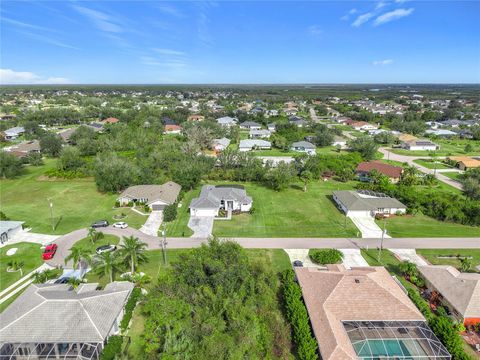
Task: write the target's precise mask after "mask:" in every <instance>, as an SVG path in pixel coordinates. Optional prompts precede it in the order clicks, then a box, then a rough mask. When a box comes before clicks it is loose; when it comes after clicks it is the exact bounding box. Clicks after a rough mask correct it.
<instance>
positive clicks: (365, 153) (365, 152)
mask: <svg viewBox="0 0 480 360" xmlns="http://www.w3.org/2000/svg"><path fill="white" fill-rule="evenodd" d="M347 145H348V147H349V148H350V150H352V151H356V152H358V153H360V154H361V155H362V157H363V159H365V160H371V159H373V158H374V157H375V154H376V152H377V149H378V145H377V144H375V142H374V141H373V140H372V139H371V138H370V137H367V136H362V137H358V138H356V139H353V140H350V141H348V143H347Z"/></svg>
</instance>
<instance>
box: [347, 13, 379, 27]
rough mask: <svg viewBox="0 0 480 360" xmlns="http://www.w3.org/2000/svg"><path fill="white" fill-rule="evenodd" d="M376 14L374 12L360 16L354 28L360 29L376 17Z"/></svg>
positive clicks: (354, 23)
mask: <svg viewBox="0 0 480 360" xmlns="http://www.w3.org/2000/svg"><path fill="white" fill-rule="evenodd" d="M374 16H375V14H374V13H372V12H368V13H365V14H362V15H359V16H358V17H357V18H356V19H355V21H354V22H353V23H352V26H353V27H359V26H361V25H362V24H364V23H366V22H367V21H368V20H370V19H371V18H372V17H374Z"/></svg>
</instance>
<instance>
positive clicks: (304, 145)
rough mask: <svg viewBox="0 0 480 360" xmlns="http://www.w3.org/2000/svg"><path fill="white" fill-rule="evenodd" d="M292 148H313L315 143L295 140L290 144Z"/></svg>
mask: <svg viewBox="0 0 480 360" xmlns="http://www.w3.org/2000/svg"><path fill="white" fill-rule="evenodd" d="M292 148H304V149H315V145H313V144H312V143H309V142H308V141H297V142H294V143H293V144H292Z"/></svg>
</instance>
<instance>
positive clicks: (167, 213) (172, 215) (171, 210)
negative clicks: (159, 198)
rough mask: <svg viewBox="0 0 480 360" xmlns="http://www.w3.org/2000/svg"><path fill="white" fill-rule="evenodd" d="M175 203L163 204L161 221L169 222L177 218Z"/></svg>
mask: <svg viewBox="0 0 480 360" xmlns="http://www.w3.org/2000/svg"><path fill="white" fill-rule="evenodd" d="M177 207H178V205H177V203H173V204H171V205H167V206H165V209H163V221H165V222H170V221H173V220H175V219H176V218H177Z"/></svg>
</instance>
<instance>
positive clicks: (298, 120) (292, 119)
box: [288, 116, 308, 128]
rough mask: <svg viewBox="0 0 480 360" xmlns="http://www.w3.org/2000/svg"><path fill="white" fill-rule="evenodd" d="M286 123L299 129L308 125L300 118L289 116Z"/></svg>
mask: <svg viewBox="0 0 480 360" xmlns="http://www.w3.org/2000/svg"><path fill="white" fill-rule="evenodd" d="M288 122H289V123H290V124H293V125H295V126H296V127H299V128H301V127H304V126H307V125H308V122H307V121H306V120H305V119H302V118H301V117H298V116H290V117H289V118H288Z"/></svg>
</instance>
